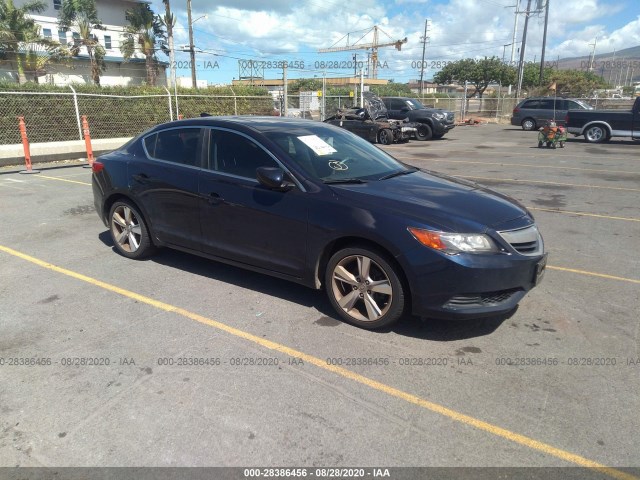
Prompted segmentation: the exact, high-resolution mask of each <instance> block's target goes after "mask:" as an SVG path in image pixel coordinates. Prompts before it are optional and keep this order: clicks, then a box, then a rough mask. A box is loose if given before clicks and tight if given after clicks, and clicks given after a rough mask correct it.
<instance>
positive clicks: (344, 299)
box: [331, 255, 393, 322]
mask: <svg viewBox="0 0 640 480" xmlns="http://www.w3.org/2000/svg"><path fill="white" fill-rule="evenodd" d="M331 288H332V291H333V295H334V298H335V300H336V302H337V303H338V305H339V306H340V308H342V310H343V311H344V313H346V314H347V315H348V316H349V317H351V318H353V319H355V320H358V321H361V322H374V321H377V320H379V319H380V318H381V317H383V316H384V315H385V314H386V313H387V312H388V310H389V308H390V307H391V304H392V301H393V287H392V284H391V280H390V278H389V275H388V274H387V273H386V272H385V270H384V269H383V268H382V267H381V266H380V265H379V264H378V263H376V262H375V261H373V260H372V259H371V258H369V257H367V256H364V255H350V256H348V257H345V258H343V259H342V260H341V261H340V262H338V264H337V265H336V266H335V268H334V270H333V274H332V285H331Z"/></svg>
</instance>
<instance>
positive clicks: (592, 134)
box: [584, 125, 608, 143]
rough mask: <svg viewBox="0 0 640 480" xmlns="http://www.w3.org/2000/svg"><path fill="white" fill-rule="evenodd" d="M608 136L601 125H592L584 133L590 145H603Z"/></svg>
mask: <svg viewBox="0 0 640 480" xmlns="http://www.w3.org/2000/svg"><path fill="white" fill-rule="evenodd" d="M607 136H608V132H607V131H606V129H605V128H604V127H603V126H601V125H592V126H591V127H589V128H588V129H587V130H586V131H585V132H584V138H585V140H586V141H587V142H589V143H602V142H604V141H605V140H606V139H607Z"/></svg>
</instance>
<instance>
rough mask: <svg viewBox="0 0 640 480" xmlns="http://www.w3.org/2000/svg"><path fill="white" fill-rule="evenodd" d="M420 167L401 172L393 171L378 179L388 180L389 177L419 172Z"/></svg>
mask: <svg viewBox="0 0 640 480" xmlns="http://www.w3.org/2000/svg"><path fill="white" fill-rule="evenodd" d="M417 171H418V169H417V168H414V169H409V170H400V171H399V172H393V173H390V174H389V175H385V176H384V177H381V178H379V179H378V180H386V179H387V178H393V177H399V176H400V175H409V174H410V173H413V172H417Z"/></svg>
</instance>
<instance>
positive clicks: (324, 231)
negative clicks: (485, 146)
mask: <svg viewBox="0 0 640 480" xmlns="http://www.w3.org/2000/svg"><path fill="white" fill-rule="evenodd" d="M92 183H93V193H94V200H95V206H96V210H97V212H98V215H99V216H100V218H101V219H102V221H103V222H104V224H105V225H106V226H107V227H108V228H109V231H110V232H111V236H112V238H113V243H114V245H115V249H116V250H117V251H118V252H119V253H120V254H121V255H124V256H125V257H129V258H132V259H139V258H143V257H145V256H148V255H150V254H152V253H153V252H154V251H155V250H156V249H157V248H158V247H170V248H175V249H178V250H182V251H185V252H190V253H193V254H196V255H200V256H203V257H207V258H210V259H212V260H216V261H220V262H225V263H228V264H232V265H235V266H238V267H242V268H247V269H250V270H253V271H257V272H261V273H264V274H267V275H272V276H275V277H279V278H283V279H287V280H291V281H294V282H297V283H300V284H303V285H306V286H308V287H311V288H314V289H324V290H325V291H326V292H327V295H328V297H329V300H330V302H331V304H332V306H333V307H334V308H335V311H336V312H337V314H338V315H339V316H340V317H341V318H342V319H343V320H345V321H347V322H349V323H352V324H355V325H357V326H360V327H363V328H368V329H373V328H379V327H383V326H388V325H390V324H392V323H394V322H396V321H397V320H398V319H400V318H401V317H402V315H403V314H405V313H406V314H409V313H412V314H415V315H418V316H423V317H438V318H474V317H482V316H488V315H495V314H500V313H505V312H508V311H510V310H512V309H514V308H515V306H516V305H517V303H518V302H519V301H520V300H521V299H522V297H523V296H524V295H525V294H526V293H527V292H528V291H529V290H531V289H532V288H533V287H534V286H535V285H536V284H537V283H538V282H539V281H540V280H541V278H542V276H543V273H544V269H545V264H546V254H545V251H544V245H543V241H542V237H541V235H540V232H539V231H538V228H537V226H536V224H535V222H534V219H533V217H532V215H531V214H530V213H529V212H528V211H527V210H526V209H525V208H524V207H523V206H522V205H519V204H518V203H517V202H516V201H515V200H512V199H510V198H508V197H506V196H504V195H502V194H499V193H496V192H494V191H492V190H489V189H488V188H485V187H483V186H480V185H478V184H475V183H469V182H463V181H460V180H457V179H454V178H451V177H447V176H445V175H442V174H439V173H436V172H431V171H427V170H423V169H419V168H415V167H412V166H410V165H407V164H405V163H402V162H400V161H398V160H396V159H394V158H393V157H392V156H390V155H389V154H387V153H385V152H384V151H383V150H381V149H379V148H377V147H375V146H374V145H371V144H370V143H369V142H367V141H366V140H363V139H362V138H360V137H358V136H356V135H354V134H352V133H350V132H348V131H346V130H344V129H341V128H338V127H334V126H331V125H327V124H324V123H319V122H314V121H311V120H296V119H286V118H274V117H203V118H196V119H190V120H180V121H177V122H171V123H165V124H162V125H158V126H156V127H154V128H153V129H151V130H149V131H147V132H145V133H143V134H141V135H140V136H138V137H136V138H134V139H133V140H131V141H130V142H129V143H127V144H126V145H124V146H123V147H122V148H120V149H119V150H116V151H114V152H111V153H109V154H107V155H104V156H101V157H100V158H98V160H97V161H96V162H95V163H94V164H93V181H92ZM211 268H215V265H213V264H212V267H211Z"/></svg>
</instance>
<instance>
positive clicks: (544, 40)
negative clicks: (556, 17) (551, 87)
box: [540, 0, 551, 86]
mask: <svg viewBox="0 0 640 480" xmlns="http://www.w3.org/2000/svg"><path fill="white" fill-rule="evenodd" d="M549 2H551V0H547V4H546V5H545V12H544V33H543V34H542V56H541V57H540V86H542V84H543V83H544V52H545V50H546V48H547V25H548V24H549Z"/></svg>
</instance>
